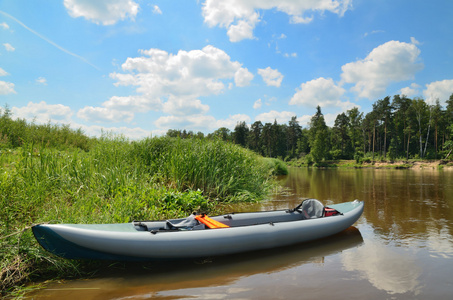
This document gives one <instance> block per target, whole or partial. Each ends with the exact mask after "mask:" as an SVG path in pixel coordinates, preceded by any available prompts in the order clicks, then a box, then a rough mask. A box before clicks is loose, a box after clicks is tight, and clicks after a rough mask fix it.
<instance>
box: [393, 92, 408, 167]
mask: <svg viewBox="0 0 453 300" xmlns="http://www.w3.org/2000/svg"><path fill="white" fill-rule="evenodd" d="M411 104H412V101H411V99H409V98H407V97H406V96H404V95H402V96H400V95H395V96H393V101H392V107H393V109H394V113H393V126H394V129H395V144H394V146H395V148H396V149H394V151H396V154H395V155H398V154H399V153H401V154H403V153H406V159H408V154H409V152H408V151H409V142H410V134H411V131H412V130H411V128H410V124H411V122H410V119H409V116H410V112H411V111H410V110H409V108H410V106H411ZM406 141H407V145H406Z"/></svg>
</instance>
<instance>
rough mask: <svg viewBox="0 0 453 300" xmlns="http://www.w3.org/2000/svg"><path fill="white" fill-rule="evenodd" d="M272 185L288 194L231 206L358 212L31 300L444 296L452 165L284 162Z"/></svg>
mask: <svg viewBox="0 0 453 300" xmlns="http://www.w3.org/2000/svg"><path fill="white" fill-rule="evenodd" d="M281 182H282V184H283V185H284V186H286V187H288V188H289V189H290V190H289V191H290V193H286V192H285V193H281V194H280V195H277V196H275V197H274V199H272V200H269V201H265V202H263V203H260V204H257V205H247V206H241V207H235V208H234V210H235V211H239V210H241V211H244V210H252V211H253V210H267V209H285V208H288V207H294V206H296V205H297V204H298V203H299V202H300V201H301V200H302V199H303V198H317V199H319V200H321V201H322V202H324V203H326V204H332V203H339V202H345V201H352V200H354V199H359V200H364V201H365V211H364V214H363V215H362V217H361V218H360V219H359V221H358V222H357V223H356V224H355V225H354V227H351V228H349V229H348V230H346V231H345V232H342V233H341V234H338V235H336V236H334V237H332V238H329V239H324V240H320V241H316V242H312V243H308V244H301V245H297V246H294V247H285V248H282V249H277V250H272V251H262V252H254V253H248V254H244V255H235V256H233V257H223V258H214V259H212V260H206V261H190V262H184V263H178V264H147V265H144V266H143V265H142V266H137V265H135V266H130V265H124V264H119V265H118V267H117V270H116V271H113V272H112V271H111V270H112V269H111V268H109V274H101V275H99V278H97V279H89V280H74V281H66V282H63V283H54V284H51V285H49V286H48V288H47V289H45V290H41V291H39V292H37V293H35V294H34V295H32V296H31V297H32V298H33V299H65V300H70V299H84V300H90V299H96V300H101V299H187V298H188V299H260V300H262V299H317V298H319V299H334V298H335V299H452V297H453V171H452V170H443V171H442V170H441V171H439V170H382V169H378V170H374V169H364V170H354V169H351V170H308V169H291V170H290V175H288V176H285V177H283V178H281Z"/></svg>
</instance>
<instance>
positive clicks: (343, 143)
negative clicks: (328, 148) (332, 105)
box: [332, 113, 352, 158]
mask: <svg viewBox="0 0 453 300" xmlns="http://www.w3.org/2000/svg"><path fill="white" fill-rule="evenodd" d="M348 128H349V118H348V117H347V116H346V114H345V113H341V114H339V115H337V118H336V119H335V124H334V127H333V136H332V140H333V142H334V144H333V148H334V152H336V151H335V150H337V151H338V150H339V152H340V153H338V154H339V156H340V158H347V156H348V155H350V154H351V153H350V152H351V150H350V149H351V146H352V145H351V141H350V140H351V139H350V137H349V132H348ZM334 158H337V157H334Z"/></svg>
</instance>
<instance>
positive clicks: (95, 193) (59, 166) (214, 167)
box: [0, 136, 273, 292]
mask: <svg viewBox="0 0 453 300" xmlns="http://www.w3.org/2000/svg"><path fill="white" fill-rule="evenodd" d="M88 150H89V151H83V150H81V149H80V148H77V147H70V148H68V149H66V150H64V151H62V150H61V148H55V147H49V146H46V145H45V144H43V143H38V144H35V143H34V142H31V143H24V144H22V145H21V147H19V148H5V147H4V148H3V149H0V238H2V237H6V236H9V235H11V234H13V233H15V232H18V231H20V230H22V229H23V228H25V227H26V226H30V225H31V224H36V223H40V222H54V223H119V222H130V221H132V220H145V219H147V220H150V219H166V218H173V217H181V216H186V215H188V214H189V213H191V212H192V211H195V210H198V211H204V212H215V213H217V212H218V211H216V210H218V204H219V203H221V202H224V201H239V200H240V201H254V200H257V199H261V198H263V197H264V196H265V195H266V194H267V192H268V191H269V189H270V187H271V185H272V180H271V174H272V172H273V170H272V168H270V167H269V165H268V164H266V163H265V162H264V160H262V158H261V157H259V156H257V155H256V154H254V153H252V152H251V151H248V150H246V149H243V148H241V147H239V146H236V145H233V144H228V143H224V142H222V141H210V140H198V139H193V140H181V139H177V138H149V139H145V140H142V141H138V142H131V141H129V140H127V139H125V138H122V137H109V136H105V137H102V138H100V139H97V140H95V141H94V142H93V143H92V144H91V145H90V148H89V149H88ZM88 266H89V264H87V263H83V262H77V261H67V260H63V259H59V258H57V257H54V256H52V255H50V254H48V253H46V252H45V251H44V250H42V249H41V248H40V247H39V246H38V244H37V242H36V241H35V240H34V238H33V236H32V234H31V231H30V230H28V231H25V232H23V233H20V234H15V235H12V236H9V237H7V238H2V239H0V267H1V270H2V271H1V273H0V280H1V286H0V287H1V290H2V292H5V291H11V290H14V289H15V286H16V287H17V286H18V285H19V284H20V283H22V282H26V281H27V280H30V279H33V278H36V277H37V276H41V278H55V277H63V276H74V275H73V274H76V275H75V276H79V275H78V274H80V273H81V272H82V271H83V270H85V269H87V268H88V269H89V267H88Z"/></svg>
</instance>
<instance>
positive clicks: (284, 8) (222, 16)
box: [202, 0, 352, 42]
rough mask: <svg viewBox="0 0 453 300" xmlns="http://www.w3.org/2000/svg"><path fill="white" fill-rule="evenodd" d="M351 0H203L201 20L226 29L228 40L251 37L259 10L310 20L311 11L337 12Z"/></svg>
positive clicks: (343, 9)
mask: <svg viewBox="0 0 453 300" xmlns="http://www.w3.org/2000/svg"><path fill="white" fill-rule="evenodd" d="M351 4H352V0H299V1H294V0H264V1H258V0H206V1H205V2H204V3H203V8H202V12H203V17H204V21H205V22H206V23H207V24H208V25H209V26H211V27H213V26H219V27H222V28H226V29H227V33H228V36H229V38H230V41H231V42H238V41H241V40H243V39H252V38H254V37H253V30H254V29H255V26H256V24H258V23H259V22H260V21H261V20H260V15H259V13H258V11H261V10H271V9H276V10H277V11H280V12H283V13H286V14H287V15H288V16H289V17H290V22H291V23H309V22H311V21H312V20H313V18H314V16H313V14H314V13H315V12H317V13H320V14H322V13H324V12H325V11H329V12H332V13H335V14H338V15H339V16H343V14H344V13H345V12H346V11H347V10H348V9H350V7H351Z"/></svg>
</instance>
